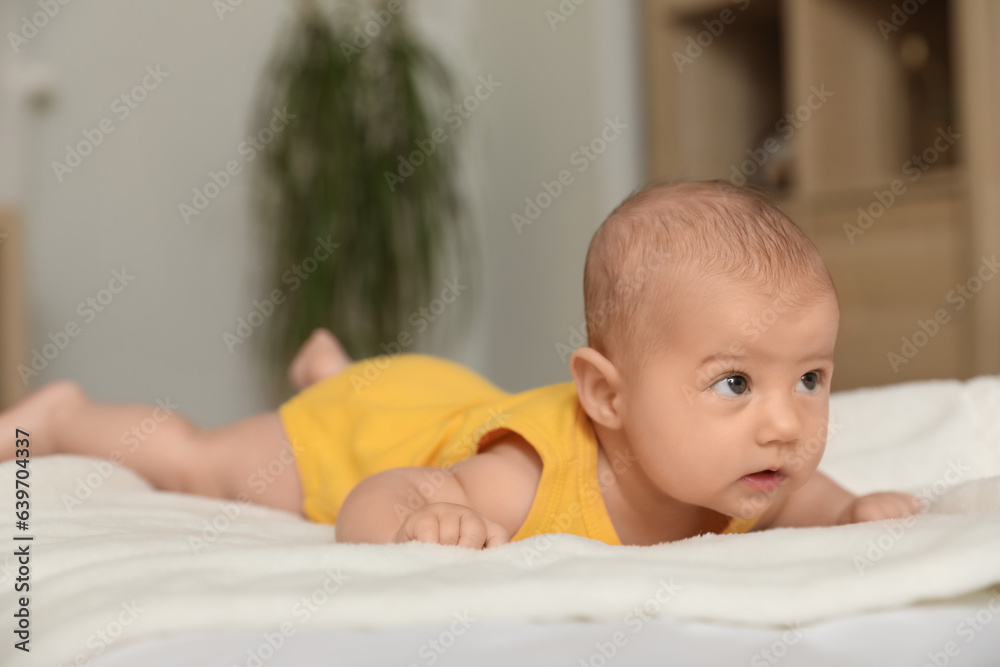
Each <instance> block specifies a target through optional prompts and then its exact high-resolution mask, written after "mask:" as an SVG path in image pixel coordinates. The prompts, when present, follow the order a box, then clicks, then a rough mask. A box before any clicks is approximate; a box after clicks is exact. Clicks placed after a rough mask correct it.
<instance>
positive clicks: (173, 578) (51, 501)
mask: <svg viewBox="0 0 1000 667" xmlns="http://www.w3.org/2000/svg"><path fill="white" fill-rule="evenodd" d="M831 417H832V423H833V426H832V431H833V433H832V435H831V442H830V445H829V447H828V450H827V456H826V458H825V459H824V463H823V465H822V466H821V467H822V468H823V469H824V470H825V471H826V472H827V473H828V474H830V475H831V476H832V477H833V478H834V479H836V480H837V481H839V482H841V483H842V484H844V485H845V486H847V487H848V488H849V489H851V490H852V491H854V492H856V493H867V492H870V491H875V490H880V489H899V490H906V491H911V492H916V493H919V494H921V495H923V496H924V497H925V498H927V499H928V500H929V501H930V502H931V507H930V513H928V514H925V515H921V516H919V517H914V518H911V519H906V520H899V521H883V522H875V523H868V524H858V525H851V526H837V527H827V528H804V529H801V528H800V529H779V530H771V531H764V532H759V533H750V534H746V535H706V536H701V537H697V538H692V539H688V540H683V541H681V542H675V543H670V544H661V545H657V546H652V547H621V546H610V545H606V544H602V543H599V542H594V541H591V540H586V539H584V538H579V537H574V536H569V535H543V536H538V537H533V538H530V539H528V540H525V541H523V542H518V543H515V544H508V545H505V546H504V547H501V548H498V549H492V550H488V551H478V552H477V551H471V550H466V549H460V548H457V547H443V546H438V545H430V544H419V543H411V544H403V545H387V546H371V545H353V544H335V543H334V528H332V527H330V526H323V525H317V524H311V523H308V522H305V521H302V520H300V519H297V518H296V517H293V516H292V515H289V514H285V513H282V512H278V511H274V510H269V509H266V508H262V507H257V506H252V505H239V504H237V503H229V502H220V501H218V500H210V499H205V498H198V497H194V496H186V495H183V494H174V493H164V492H157V491H154V490H152V489H151V488H150V486H149V485H148V484H147V483H146V482H145V481H143V480H142V479H140V478H139V477H137V476H136V475H135V474H133V473H131V472H130V471H128V470H127V469H124V468H118V467H114V466H112V465H111V464H109V463H106V462H101V461H99V460H97V459H91V458H82V457H70V456H59V457H48V458H40V459H36V460H33V461H32V462H31V480H32V493H33V495H32V524H31V528H32V530H31V531H30V532H31V534H33V535H34V540H33V541H31V542H30V545H31V546H30V553H31V557H30V586H31V589H30V593H29V595H30V613H31V633H32V634H31V636H32V643H31V648H32V651H31V653H30V654H23V653H21V652H20V651H16V650H15V649H13V647H12V642H10V641H6V642H4V643H3V645H2V647H0V663H3V664H11V663H12V664H25V665H33V664H37V665H50V664H55V663H59V664H68V663H71V662H73V661H74V660H79V661H80V664H84V663H83V661H84V660H87V659H93V658H94V657H96V656H97V655H100V654H102V653H104V652H106V651H107V650H109V649H110V648H118V647H120V646H122V645H125V644H126V643H129V642H133V641H137V640H140V639H146V638H151V637H153V636H162V635H165V634H170V633H184V632H190V631H195V630H205V629H209V628H213V627H220V628H221V627H227V628H259V629H260V630H261V631H267V632H282V633H284V634H286V635H287V634H288V633H290V632H294V631H295V630H296V628H299V627H303V626H307V625H308V626H351V627H384V626H391V625H398V624H411V623H412V624H415V623H432V622H437V621H440V622H442V623H444V622H449V621H451V620H453V619H454V618H455V615H456V614H458V615H460V616H461V615H463V614H464V615H465V616H466V617H469V618H474V619H477V620H486V619H508V620H520V621H535V620H537V621H554V620H572V619H618V620H620V621H621V622H622V624H623V627H629V626H630V624H631V625H636V624H645V623H647V622H650V620H651V619H653V618H654V617H656V616H660V615H668V616H671V617H674V618H684V619H702V620H712V621H720V622H730V623H744V624H756V625H775V626H782V625H785V624H789V623H800V624H804V623H809V622H811V621H816V620H819V619H824V618H829V617H833V616H837V615H844V614H854V613H859V612H864V611H870V610H876V609H884V608H888V607H894V606H900V605H908V604H911V603H914V602H917V601H920V600H940V599H948V598H952V597H955V596H958V595H962V594H964V593H967V592H970V591H974V590H979V589H984V588H987V587H989V586H991V585H994V584H997V583H998V582H1000V558H997V554H998V553H1000V478H997V477H996V476H997V475H1000V378H995V377H991V378H977V379H975V380H970V381H968V382H925V383H913V384H906V385H897V386H893V387H886V388H880V389H869V390H860V391H855V392H848V393H842V394H837V395H835V396H834V397H833V399H832V404H831ZM14 471H15V466H14V463H13V462H7V463H4V464H2V465H0V479H7V480H13V478H14ZM987 478H989V479H987ZM4 496H5V497H6V498H7V499H8V500H5V501H4V503H3V506H4V507H5V508H9V512H10V513H8V514H7V516H8V517H9V516H11V514H12V513H13V509H14V508H13V502H12V500H11V497H12V495H11V494H4ZM8 532H10V533H11V537H13V532H14V531H13V530H10V529H9V530H8ZM8 539H9V538H8ZM8 544H13V542H12V541H9V542H8ZM5 551H7V554H6V555H5V557H4V558H3V559H0V586H2V587H3V588H4V589H5V590H10V588H12V587H13V582H14V579H15V578H16V577H17V576H18V573H17V572H18V570H17V568H18V567H19V566H18V563H17V562H16V557H14V556H13V555H12V550H10V549H8V550H5ZM16 605H17V601H16V600H15V599H13V596H11V595H6V594H5V595H4V596H3V598H2V604H0V615H2V617H3V618H7V619H11V618H13V613H14V611H15V609H16ZM8 632H9V630H8ZM56 638H58V641H57V640H56ZM14 656H16V658H17V660H16V662H14V661H13V660H12V658H13V657H14Z"/></svg>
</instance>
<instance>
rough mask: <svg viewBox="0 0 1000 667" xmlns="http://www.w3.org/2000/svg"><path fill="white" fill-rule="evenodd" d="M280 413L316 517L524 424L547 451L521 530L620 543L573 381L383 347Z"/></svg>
mask: <svg viewBox="0 0 1000 667" xmlns="http://www.w3.org/2000/svg"><path fill="white" fill-rule="evenodd" d="M279 414H280V416H281V421H282V424H283V426H284V428H285V431H286V433H287V435H288V438H289V441H290V443H291V445H292V449H293V451H294V452H295V459H296V465H297V466H298V470H299V475H300V477H301V480H302V487H303V494H304V499H303V511H304V513H305V515H306V517H308V518H309V519H311V520H313V521H316V522H320V523H330V524H333V523H336V521H337V512H338V511H339V510H340V507H341V505H342V504H343V502H344V499H345V498H346V497H347V494H348V493H349V492H350V491H351V489H353V488H354V486H355V485H356V484H358V482H360V481H361V480H362V479H364V478H365V477H368V476H369V475H373V474H375V473H377V472H380V471H382V470H386V469H387V468H401V467H409V466H437V467H444V468H447V467H450V466H452V465H454V464H455V463H458V462H459V461H461V460H463V459H466V458H468V457H470V456H472V455H474V454H475V453H476V452H477V451H478V449H479V447H481V446H483V445H485V444H486V443H488V442H490V441H492V440H494V439H495V438H497V437H498V436H500V435H503V434H504V433H506V432H508V431H514V432H515V433H518V434H519V435H521V436H522V437H524V439H525V440H527V441H528V442H529V443H531V445H532V446H533V447H534V448H535V449H536V450H537V451H538V454H539V456H540V457H541V460H542V465H543V468H542V476H541V480H540V481H539V485H538V491H537V493H536V495H535V499H534V501H533V502H532V505H531V509H530V511H529V513H528V518H527V519H526V520H525V522H524V524H523V525H522V526H521V528H520V529H519V530H518V531H517V533H516V534H515V535H514V536H513V537H512V538H511V541H517V540H523V539H525V538H528V537H531V536H532V535H538V534H542V533H570V534H573V535H581V536H583V537H589V538H591V539H595V540H600V541H601V542H606V543H608V544H621V541H620V540H619V539H618V535H617V534H616V533H615V529H614V526H613V525H612V523H611V519H610V517H609V516H608V512H607V509H606V508H605V506H604V499H603V497H602V496H601V491H600V490H601V487H602V484H601V482H600V480H598V478H597V439H596V437H595V435H594V432H593V429H592V428H591V425H590V420H589V419H588V417H587V415H586V413H585V412H584V411H583V408H582V406H581V405H580V402H579V401H578V400H577V396H576V387H575V385H574V384H573V383H572V382H568V383H564V384H556V385H550V386H547V387H540V388H538V389H533V390H531V391H526V392H522V393H519V394H508V393H506V392H504V391H501V390H500V389H498V388H497V387H495V386H494V385H492V384H491V383H490V382H488V381H487V380H485V379H484V378H482V377H481V376H479V375H477V374H476V373H474V372H472V371H471V370H469V369H467V368H465V367H464V366H461V365H459V364H457V363H454V362H451V361H448V360H446V359H441V358H438V357H432V356H428V355H423V354H401V355H396V356H380V357H373V358H370V359H364V360H361V361H357V362H354V363H353V364H351V365H350V366H348V367H347V368H346V369H344V370H343V371H341V372H340V373H339V374H338V375H336V376H334V377H331V378H328V379H326V380H323V381H321V382H318V383H316V384H315V385H313V386H311V387H309V388H307V389H306V390H305V391H303V392H301V393H300V394H298V395H296V396H295V397H293V398H292V399H290V400H289V401H288V402H287V403H284V404H283V405H282V406H281V407H280V408H279ZM612 463H613V464H614V465H615V466H617V467H620V465H621V463H624V462H612ZM754 523H755V520H754V519H738V518H734V519H732V520H731V521H730V522H729V525H728V526H727V527H726V530H725V533H745V532H748V531H749V530H750V529H751V528H752V527H753V525H754Z"/></svg>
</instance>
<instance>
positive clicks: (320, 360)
mask: <svg viewBox="0 0 1000 667" xmlns="http://www.w3.org/2000/svg"><path fill="white" fill-rule="evenodd" d="M350 363H351V358H350V357H349V356H347V353H346V352H344V348H343V347H341V345H340V341H338V340H337V337H336V336H334V335H333V334H332V333H330V331H329V330H328V329H316V330H315V331H313V332H312V335H311V336H309V339H308V340H307V341H306V342H305V343H303V344H302V348H301V349H300V350H299V352H298V354H296V355H295V358H294V359H292V363H291V365H289V367H288V381H289V382H291V383H292V386H293V387H295V388H296V389H298V390H299V391H302V390H303V389H305V388H306V387H308V386H310V385H312V384H315V383H316V382H319V381H320V380H325V379H326V378H328V377H331V376H334V375H336V374H337V373H339V372H340V371H342V370H344V368H346V367H347V366H348V365H350Z"/></svg>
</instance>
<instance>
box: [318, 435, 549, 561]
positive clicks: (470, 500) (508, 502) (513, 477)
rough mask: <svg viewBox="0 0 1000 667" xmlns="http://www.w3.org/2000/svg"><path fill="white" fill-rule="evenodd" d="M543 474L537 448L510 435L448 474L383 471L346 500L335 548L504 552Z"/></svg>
mask: <svg viewBox="0 0 1000 667" xmlns="http://www.w3.org/2000/svg"><path fill="white" fill-rule="evenodd" d="M541 469H542V464H541V459H539V457H538V453H537V452H536V451H535V449H534V447H532V446H531V445H530V444H528V443H527V442H526V441H524V439H523V438H521V437H520V436H518V435H517V434H515V433H507V434H505V435H504V436H502V437H500V438H498V439H496V440H494V441H493V442H491V443H489V445H487V446H486V447H484V448H483V449H481V450H480V453H479V454H477V455H475V456H472V457H470V458H469V459H467V460H465V461H462V462H460V463H457V464H455V465H454V466H452V467H451V468H450V469H442V468H432V467H425V468H393V469H390V470H385V471H383V472H380V473H378V474H376V475H372V476H371V477H368V478H366V479H364V480H362V482H361V483H360V484H358V485H357V486H356V487H355V488H354V489H353V490H352V491H351V493H350V494H349V495H348V496H347V499H346V500H345V501H344V504H343V506H342V507H341V509H340V512H339V514H338V516H337V541H338V542H365V543H371V544H386V543H389V542H407V541H410V540H414V539H416V540H419V541H422V542H437V543H439V544H459V545H461V546H469V547H472V548H480V547H483V546H496V545H498V544H503V543H505V542H508V541H509V540H510V536H511V535H513V534H515V533H516V532H517V530H518V529H519V528H520V527H521V524H522V523H524V520H525V519H526V518H527V516H528V511H529V510H530V509H531V503H532V500H533V499H534V496H535V491H536V489H537V487H538V480H539V479H540V477H541Z"/></svg>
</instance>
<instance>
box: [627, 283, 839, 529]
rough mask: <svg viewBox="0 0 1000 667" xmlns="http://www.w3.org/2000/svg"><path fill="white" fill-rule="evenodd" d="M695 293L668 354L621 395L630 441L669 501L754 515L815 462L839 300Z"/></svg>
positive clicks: (711, 289) (737, 290) (821, 442)
mask: <svg viewBox="0 0 1000 667" xmlns="http://www.w3.org/2000/svg"><path fill="white" fill-rule="evenodd" d="M694 291H695V292H697V294H696V295H691V296H688V297H686V298H683V299H681V301H680V303H679V306H680V307H679V309H678V311H677V315H678V318H677V329H676V331H675V333H674V334H672V335H671V336H670V337H669V340H668V341H667V342H666V344H665V346H664V347H665V349H664V350H663V351H662V352H661V353H659V354H657V355H655V356H654V357H653V358H652V359H651V360H650V361H649V362H648V363H647V364H646V366H645V370H644V375H643V377H642V379H641V380H638V381H635V382H634V383H632V384H627V385H626V387H625V388H624V390H623V398H624V401H623V405H624V406H625V408H624V409H623V413H622V418H623V426H624V428H625V435H626V437H627V439H628V442H629V444H630V446H631V447H632V449H633V453H634V455H635V456H636V457H637V460H638V463H639V465H641V466H642V468H643V471H644V472H645V474H646V475H647V476H648V477H649V479H650V480H651V481H652V482H653V484H654V485H655V486H657V488H659V489H660V490H661V491H662V492H664V493H665V494H667V495H669V496H670V497H672V498H675V499H677V500H680V501H682V502H686V503H690V504H693V505H698V506H701V507H708V508H710V509H713V510H715V511H717V512H721V513H723V514H727V515H730V516H743V517H749V516H758V515H759V514H761V513H762V512H763V511H764V510H765V509H767V508H768V507H769V506H770V505H771V504H773V502H774V501H775V500H777V499H778V498H780V497H782V496H784V495H787V494H789V493H791V492H792V491H795V490H796V489H798V488H800V487H801V486H802V485H803V484H804V483H805V482H806V481H807V480H808V479H809V477H810V475H812V473H813V472H814V471H815V469H816V466H817V465H818V464H819V461H820V458H822V455H823V450H824V448H825V446H826V434H827V418H828V413H829V398H830V379H831V375H832V373H833V350H834V343H835V342H836V338H837V325H838V320H839V310H838V307H837V302H836V297H835V296H834V295H833V294H830V296H829V297H828V298H826V299H824V300H823V301H822V302H821V303H819V304H817V305H815V306H811V307H807V308H798V309H793V308H792V307H791V306H789V305H788V304H787V303H786V302H785V301H783V300H781V299H780V297H779V299H778V300H774V299H771V298H769V297H766V296H762V295H761V294H758V293H755V292H753V291H751V290H749V289H747V288H744V287H741V286H739V285H737V284H735V283H729V284H726V285H714V286H713V285H703V286H702V285H699V286H698V288H697V289H696V290H694ZM767 470H771V471H777V472H773V473H761V471H767ZM754 473H761V474H754ZM748 476H749V477H748Z"/></svg>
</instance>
